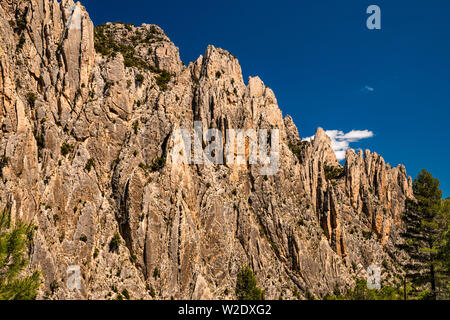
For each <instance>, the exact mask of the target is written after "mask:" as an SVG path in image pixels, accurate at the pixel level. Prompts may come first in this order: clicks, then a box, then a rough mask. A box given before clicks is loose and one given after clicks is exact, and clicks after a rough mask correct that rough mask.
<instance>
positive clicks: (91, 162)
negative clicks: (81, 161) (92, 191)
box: [84, 159, 95, 172]
mask: <svg viewBox="0 0 450 320" xmlns="http://www.w3.org/2000/svg"><path fill="white" fill-rule="evenodd" d="M94 167H95V162H94V159H89V160H88V161H87V162H86V166H85V167H84V169H85V170H86V171H87V172H91V170H92V168H94Z"/></svg>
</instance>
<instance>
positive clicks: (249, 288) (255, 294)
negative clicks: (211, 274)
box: [236, 266, 264, 300]
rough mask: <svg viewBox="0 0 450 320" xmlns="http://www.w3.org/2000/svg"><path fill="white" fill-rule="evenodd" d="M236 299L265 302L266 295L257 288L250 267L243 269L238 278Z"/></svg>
mask: <svg viewBox="0 0 450 320" xmlns="http://www.w3.org/2000/svg"><path fill="white" fill-rule="evenodd" d="M236 297H237V298H238V299H239V300H264V293H263V291H262V290H261V289H260V288H258V287H257V283H256V279H255V276H254V275H253V271H252V269H250V267H248V266H247V267H244V268H242V270H241V271H240V272H239V274H238V276H237V281H236Z"/></svg>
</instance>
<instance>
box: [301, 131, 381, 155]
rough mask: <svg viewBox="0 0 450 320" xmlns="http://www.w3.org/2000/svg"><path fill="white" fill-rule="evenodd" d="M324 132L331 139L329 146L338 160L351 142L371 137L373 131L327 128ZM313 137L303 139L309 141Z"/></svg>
mask: <svg viewBox="0 0 450 320" xmlns="http://www.w3.org/2000/svg"><path fill="white" fill-rule="evenodd" d="M325 132H326V134H327V135H328V136H329V137H330V139H331V146H332V148H333V151H334V153H335V154H336V158H337V159H338V160H339V161H342V160H344V159H345V154H346V153H347V150H348V149H350V144H351V143H355V142H358V141H360V140H363V139H368V138H372V137H373V136H374V133H373V132H372V131H370V130H352V131H350V132H347V133H344V132H343V131H340V130H327V131H325ZM313 139H314V137H309V138H305V139H303V140H306V141H311V140H313Z"/></svg>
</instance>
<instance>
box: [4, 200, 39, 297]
mask: <svg viewBox="0 0 450 320" xmlns="http://www.w3.org/2000/svg"><path fill="white" fill-rule="evenodd" d="M34 230H35V227H34V226H33V225H31V224H24V223H21V222H19V223H16V224H15V225H12V223H11V214H10V212H9V210H6V209H5V210H3V211H2V212H1V213H0V300H34V299H36V295H37V290H38V288H39V286H40V284H41V281H40V274H39V272H37V271H36V272H34V273H32V274H31V275H24V274H23V272H24V271H25V268H26V267H27V265H28V260H27V253H28V250H29V247H30V246H31V244H32V241H33V237H34Z"/></svg>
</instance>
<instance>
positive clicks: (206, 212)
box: [0, 0, 413, 299]
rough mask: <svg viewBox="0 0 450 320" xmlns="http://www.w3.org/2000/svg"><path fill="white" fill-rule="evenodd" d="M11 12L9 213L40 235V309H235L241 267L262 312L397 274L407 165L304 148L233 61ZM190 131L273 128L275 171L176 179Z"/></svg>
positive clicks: (6, 126) (233, 168) (3, 198)
mask: <svg viewBox="0 0 450 320" xmlns="http://www.w3.org/2000/svg"><path fill="white" fill-rule="evenodd" d="M0 4H1V6H0V40H1V41H0V43H1V44H0V126H1V133H0V157H2V158H1V159H2V166H1V179H0V209H2V208H8V209H9V210H11V212H12V214H13V218H14V219H15V220H17V219H22V220H26V221H29V222H33V223H34V224H35V225H36V226H37V227H38V229H37V231H36V237H35V241H34V246H33V248H32V256H31V258H32V266H33V267H35V268H39V269H40V270H42V274H43V278H44V283H43V286H42V287H41V290H40V295H39V297H40V298H49V299H114V298H117V297H118V295H119V294H120V293H121V292H122V291H123V290H124V289H126V290H127V291H128V292H129V294H130V296H131V298H132V299H140V298H144V299H170V298H172V297H173V298H175V299H233V298H235V297H234V287H235V283H236V276H237V273H238V272H239V270H240V269H241V268H242V267H243V266H245V265H249V266H251V267H252V269H253V270H254V272H255V276H256V278H257V280H258V285H259V286H260V287H261V288H263V289H265V290H266V298H267V299H278V298H279V297H280V296H281V297H282V298H284V299H296V298H298V297H301V298H305V297H310V296H311V295H314V296H315V297H318V298H320V297H323V296H324V295H326V294H329V293H332V292H333V291H334V290H335V289H336V288H341V289H342V290H343V289H345V288H346V287H349V286H352V285H353V282H354V278H355V276H357V277H363V276H364V274H365V270H366V269H367V268H368V267H369V266H370V265H374V264H378V265H381V264H382V262H383V261H386V262H387V264H388V265H389V266H390V268H389V270H386V272H385V273H384V274H383V276H384V277H385V278H386V281H389V279H390V278H389V277H390V275H391V274H392V273H394V272H395V271H396V269H395V268H396V267H395V266H394V265H392V264H391V256H393V255H395V254H396V250H395V247H394V245H393V244H394V241H395V239H396V237H397V236H398V232H399V230H400V228H401V221H400V214H401V212H402V211H403V209H404V203H405V199H406V198H408V197H412V196H413V195H412V187H411V180H410V178H408V176H407V174H406V170H405V168H404V167H403V166H400V167H398V168H391V167H390V166H389V165H386V164H385V162H384V160H383V158H381V157H380V156H379V155H377V154H376V153H371V152H369V151H367V152H366V153H362V152H360V153H358V154H356V153H355V152H354V151H349V152H348V153H347V157H346V163H345V166H342V165H341V164H340V163H339V162H338V161H337V160H336V156H335V154H334V153H333V150H332V147H331V140H330V138H329V137H328V136H327V135H326V134H325V132H324V131H323V130H322V129H318V131H317V133H316V135H315V138H314V139H313V140H312V141H311V142H302V141H301V140H300V138H299V133H298V130H297V128H296V126H295V124H294V123H293V121H292V118H291V117H289V116H287V117H283V114H282V112H281V110H280V109H279V108H278V104H277V100H276V98H275V95H274V93H273V91H272V90H271V89H269V88H268V87H266V86H265V85H264V83H263V81H262V80H261V79H259V78H258V77H254V78H250V79H249V80H248V82H247V83H248V84H246V83H245V82H244V79H243V77H242V71H241V67H240V65H239V62H238V60H237V59H236V57H234V56H233V55H232V54H230V53H229V52H227V51H225V50H222V49H219V48H215V47H213V46H209V47H208V48H207V49H206V52H205V54H204V55H203V56H200V57H199V58H198V60H197V61H195V62H192V63H190V64H189V65H188V66H185V65H184V64H183V63H182V62H181V60H180V57H179V50H178V48H177V47H176V46H175V45H174V44H173V43H172V42H171V41H170V40H169V38H168V37H167V36H166V35H165V34H164V32H163V30H161V29H160V28H159V27H157V26H155V25H150V24H149V25H147V24H145V25H142V26H140V27H135V26H132V25H123V24H107V25H105V26H102V27H99V28H96V30H94V26H93V23H92V21H91V20H90V18H89V15H88V13H87V12H86V10H85V8H84V7H83V6H82V5H81V4H80V3H78V2H77V3H76V4H75V3H74V2H73V1H72V0H65V1H61V2H57V1H49V0H39V1H38V0H32V1H7V0H1V1H0ZM305 107H307V106H305ZM195 121H198V122H201V124H202V127H204V128H216V129H219V130H220V131H221V132H223V133H224V136H225V132H226V130H227V129H252V128H253V129H256V130H257V129H278V130H279V132H280V150H279V161H280V166H279V170H278V172H277V174H275V175H273V176H261V175H260V170H259V169H260V166H259V165H250V164H246V165H175V164H173V163H172V161H171V157H170V154H171V151H172V149H173V147H174V144H173V141H172V139H171V135H172V133H173V131H174V130H175V129H179V128H186V129H188V130H192V128H193V126H194V122H195ZM115 235H117V236H116V237H115ZM113 239H116V240H113ZM117 239H119V241H117ZM70 266H79V267H80V270H81V279H80V288H81V290H71V288H70V286H68V285H67V280H68V277H69V275H68V274H67V270H68V268H69V267H70ZM225 293H228V295H226V294H225Z"/></svg>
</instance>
